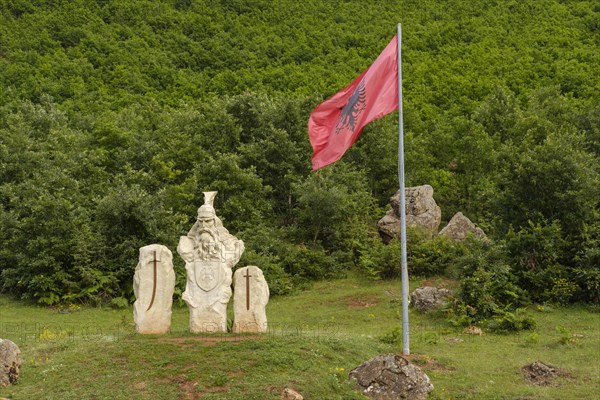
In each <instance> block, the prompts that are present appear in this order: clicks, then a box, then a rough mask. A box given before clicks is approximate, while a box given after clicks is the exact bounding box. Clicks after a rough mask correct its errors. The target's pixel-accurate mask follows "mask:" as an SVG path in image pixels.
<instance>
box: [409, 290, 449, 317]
mask: <svg viewBox="0 0 600 400" xmlns="http://www.w3.org/2000/svg"><path fill="white" fill-rule="evenodd" d="M450 297H452V292H451V291H450V290H448V289H443V288H441V289H438V288H436V287H432V286H425V287H420V288H416V289H415V290H414V291H413V292H412V295H411V297H410V304H411V305H412V306H413V308H415V309H416V310H419V311H421V312H429V311H435V310H439V309H440V308H441V307H442V306H444V304H446V302H447V301H448V299H449V298H450Z"/></svg>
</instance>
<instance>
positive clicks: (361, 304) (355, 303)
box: [342, 296, 379, 308]
mask: <svg viewBox="0 0 600 400" xmlns="http://www.w3.org/2000/svg"><path fill="white" fill-rule="evenodd" d="M342 301H343V302H344V304H346V306H347V307H348V308H369V307H373V306H376V305H377V304H378V303H379V299H378V298H377V297H375V296H370V297H355V296H349V297H345V298H343V299H342Z"/></svg>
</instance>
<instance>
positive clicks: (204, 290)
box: [177, 192, 244, 333]
mask: <svg viewBox="0 0 600 400" xmlns="http://www.w3.org/2000/svg"><path fill="white" fill-rule="evenodd" d="M216 195H217V192H204V204H203V205H202V206H201V207H200V208H199V209H198V217H197V219H196V223H195V224H194V226H192V229H190V231H189V232H188V234H187V236H181V237H180V238H179V245H178V246H177V252H178V253H179V255H180V256H181V258H183V260H184V261H185V269H186V271H187V283H186V286H185V291H184V292H183V295H182V298H183V300H184V301H185V302H186V303H187V305H188V307H189V309H190V331H191V332H194V333H212V332H227V303H229V299H230V298H231V280H232V279H231V278H232V269H233V267H234V266H235V265H236V264H237V263H238V261H239V260H240V257H241V256H242V253H243V252H244V242H242V241H241V240H238V239H237V238H236V237H235V236H233V235H231V234H230V233H229V231H228V230H227V229H225V228H224V227H223V223H222V222H221V220H220V219H219V218H218V217H217V215H216V212H215V209H214V207H213V202H214V199H215V196H216Z"/></svg>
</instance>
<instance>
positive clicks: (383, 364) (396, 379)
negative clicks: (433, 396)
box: [349, 354, 433, 400]
mask: <svg viewBox="0 0 600 400" xmlns="http://www.w3.org/2000/svg"><path fill="white" fill-rule="evenodd" d="M349 376H350V378H352V379H355V380H356V382H357V383H358V385H359V386H360V388H361V390H362V392H363V393H364V394H365V395H366V396H367V397H370V398H372V399H376V400H392V399H394V400H395V399H407V400H421V399H426V398H427V396H428V395H429V392H431V391H432V390H433V385H432V384H431V382H430V381H429V377H428V376H427V375H426V374H425V373H424V372H423V371H421V369H420V368H419V367H417V366H416V365H414V364H412V363H410V362H409V361H408V360H407V359H405V358H404V357H402V356H400V355H396V354H388V355H381V356H377V357H375V358H373V359H371V360H369V361H367V362H365V363H364V364H362V365H360V366H358V367H356V368H355V369H353V370H352V371H350V374H349Z"/></svg>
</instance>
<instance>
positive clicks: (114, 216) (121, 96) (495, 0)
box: [0, 0, 600, 320]
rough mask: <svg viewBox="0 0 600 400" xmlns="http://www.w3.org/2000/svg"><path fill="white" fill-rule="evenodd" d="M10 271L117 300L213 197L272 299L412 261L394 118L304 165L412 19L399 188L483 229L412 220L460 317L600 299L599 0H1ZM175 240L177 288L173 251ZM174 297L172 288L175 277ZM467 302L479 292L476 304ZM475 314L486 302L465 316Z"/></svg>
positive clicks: (0, 206) (415, 264)
mask: <svg viewBox="0 0 600 400" xmlns="http://www.w3.org/2000/svg"><path fill="white" fill-rule="evenodd" d="M0 13H1V19H0V245H1V246H0V290H1V291H3V292H5V293H10V294H13V295H15V296H18V297H20V298H23V299H30V300H33V301H36V302H39V303H42V304H57V303H71V302H86V303H90V302H91V303H104V302H109V301H112V302H113V304H116V305H118V304H127V302H128V301H131V300H132V297H133V292H132V283H131V282H132V276H133V271H134V268H135V265H136V262H137V255H138V249H139V247H141V246H144V245H147V244H150V243H162V244H165V245H167V246H168V247H170V248H171V249H172V250H175V248H176V244H177V241H178V239H179V236H180V235H185V234H186V233H187V231H188V229H189V228H190V227H191V225H192V223H193V221H194V218H195V215H196V209H197V207H199V206H200V205H201V204H202V202H203V197H202V192H203V191H207V190H218V191H219V195H218V196H217V199H216V203H215V207H216V209H217V213H218V214H219V215H220V216H221V217H222V219H223V222H224V224H225V226H226V227H227V228H228V229H229V230H230V231H231V232H232V233H233V234H235V235H236V236H237V237H238V238H241V239H243V240H244V242H245V243H246V248H247V250H246V253H245V254H244V257H243V259H242V262H241V264H240V265H247V264H254V265H258V266H260V267H261V268H262V269H263V270H264V271H265V275H266V277H267V279H268V281H269V284H270V286H271V290H272V292H273V293H276V294H285V293H288V292H290V291H293V290H295V289H297V288H300V287H302V285H304V284H306V282H310V281H311V280H314V279H323V278H330V277H335V276H337V275H339V274H344V273H345V272H347V271H351V270H362V271H364V272H365V274H368V275H369V276H373V277H374V278H386V277H394V276H397V275H398V270H399V261H398V260H399V250H398V246H397V243H392V244H390V245H388V246H385V245H383V244H382V243H381V241H380V240H379V238H378V235H377V231H376V228H375V224H376V222H377V220H378V219H379V218H381V217H382V216H383V214H384V213H385V207H386V206H387V203H388V200H389V198H390V196H391V195H392V194H394V193H395V192H396V191H397V187H398V178H397V143H398V137H397V136H398V133H397V132H398V118H397V114H391V115H389V116H386V117H384V118H382V119H380V120H378V121H376V122H374V123H372V124H370V125H368V126H367V127H366V128H365V129H364V131H363V133H362V135H361V137H360V138H359V140H358V141H357V143H356V144H355V146H354V147H353V148H352V149H351V150H350V151H349V152H348V153H347V154H346V155H345V156H344V158H343V159H342V160H341V161H339V162H337V163H335V164H334V165H332V166H329V167H326V168H324V169H322V170H319V171H317V172H314V173H313V172H311V171H310V159H311V154H312V152H311V148H310V144H309V141H308V137H307V128H306V124H307V121H308V116H309V114H310V111H311V110H312V109H313V108H314V107H315V106H316V105H317V104H319V102H321V101H322V100H323V99H325V98H327V97H328V96H330V95H332V94H334V93H335V92H337V91H338V90H340V89H341V88H342V87H344V86H345V85H347V84H348V83H350V82H351V81H352V80H353V79H354V78H355V77H356V76H358V74H360V72H362V71H363V70H364V69H365V68H367V67H368V66H369V65H370V63H371V62H373V60H374V59H375V58H376V57H377V55H378V54H379V53H380V52H381V50H382V49H383V48H384V47H385V45H386V44H387V43H388V42H389V41H390V39H391V38H392V37H393V36H394V34H395V32H396V25H397V24H398V23H401V24H402V30H403V49H402V54H403V59H402V61H403V92H404V101H403V115H404V128H405V147H406V149H405V150H406V155H405V157H406V179H407V185H408V186H415V185H422V184H430V185H431V186H433V188H434V190H435V193H434V197H435V199H436V201H437V203H438V204H439V205H440V206H441V208H442V212H443V216H442V218H443V220H445V221H447V220H448V219H449V218H450V217H452V215H453V214H454V213H455V212H457V211H462V212H463V213H464V214H465V215H467V216H468V217H469V218H470V219H471V220H472V221H474V222H475V223H477V224H478V226H480V227H482V228H483V229H484V230H485V231H486V233H487V234H488V236H489V237H490V238H491V239H492V240H491V241H489V242H487V241H486V242H478V241H476V240H471V241H467V242H466V243H463V244H454V243H449V242H447V241H445V240H443V239H440V238H438V239H434V240H425V239H423V238H420V237H419V235H418V233H417V232H415V233H413V234H412V235H409V272H410V273H411V274H413V276H415V275H416V276H427V275H437V274H448V275H450V276H452V277H455V278H460V279H461V282H462V283H461V285H462V286H461V290H462V291H461V293H462V294H461V298H460V300H457V304H456V307H455V310H454V312H456V313H457V316H458V317H460V318H467V319H471V320H472V319H473V318H475V319H477V318H478V316H481V318H483V317H489V316H491V315H495V314H497V313H498V312H499V310H508V309H514V307H517V306H520V305H525V304H528V303H530V302H546V301H552V302H558V303H570V302H577V301H584V302H592V303H598V302H599V297H600V268H599V267H600V248H599V245H600V207H599V202H600V162H599V159H600V80H599V79H598V77H600V4H598V3H597V2H595V1H591V0H590V1H577V0H536V1H527V2H522V1H508V0H507V1H501V0H485V1H471V0H453V1H448V2H438V1H436V0H418V1H417V0H399V1H376V0H372V1H370V0H367V1H365V0H360V1H359V0H332V1H318V0H305V1H296V0H272V1H271V0H157V1H150V0H95V1H93V0H3V1H2V2H0ZM177 259H178V257H175V263H176V269H177V272H178V280H179V285H178V288H180V290H181V288H182V287H183V282H184V280H185V276H184V274H185V272H184V268H183V263H182V262H181V261H180V260H177ZM179 294H180V293H179ZM469 310H471V311H469ZM473 310H476V311H473Z"/></svg>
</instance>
